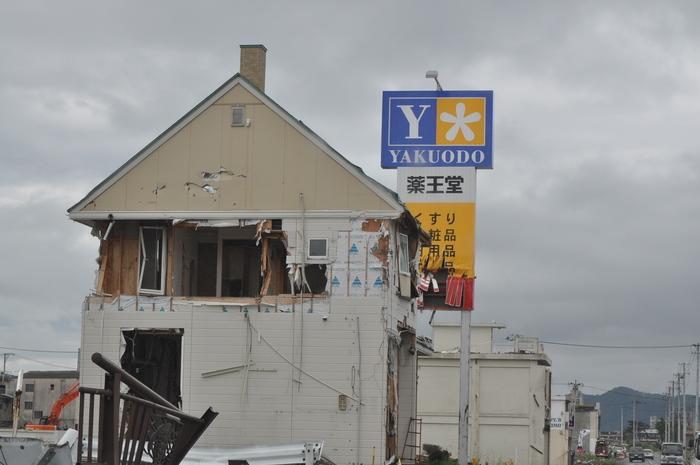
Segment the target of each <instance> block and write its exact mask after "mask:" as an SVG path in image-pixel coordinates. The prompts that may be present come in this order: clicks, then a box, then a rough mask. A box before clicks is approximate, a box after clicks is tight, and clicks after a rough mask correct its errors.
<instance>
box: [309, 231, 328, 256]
mask: <svg viewBox="0 0 700 465" xmlns="http://www.w3.org/2000/svg"><path fill="white" fill-rule="evenodd" d="M312 241H319V242H320V241H323V250H324V254H323V255H312V254H311V242H312ZM306 246H307V249H306V258H308V259H310V260H323V259H326V258H328V238H327V237H310V238H309V239H308V240H307V243H306Z"/></svg>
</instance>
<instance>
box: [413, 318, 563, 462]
mask: <svg viewBox="0 0 700 465" xmlns="http://www.w3.org/2000/svg"><path fill="white" fill-rule="evenodd" d="M433 327H434V329H435V336H434V344H435V347H434V350H435V352H434V353H432V354H430V355H427V356H422V355H419V357H418V366H419V368H420V371H419V379H418V416H419V418H422V443H423V444H435V445H439V446H441V447H442V448H444V449H447V450H448V451H449V452H450V453H451V454H452V456H453V457H456V456H457V452H458V436H459V378H460V373H459V371H460V360H459V359H460V354H459V344H460V342H459V341H460V336H459V335H460V332H461V326H460V325H459V324H435V325H433ZM501 328H505V326H504V325H502V324H473V325H472V328H471V338H470V344H471V355H470V373H469V397H470V400H469V405H470V410H469V445H468V447H469V456H470V457H476V458H478V460H479V461H480V462H481V463H484V462H485V461H489V463H496V462H499V463H502V462H504V461H516V463H528V464H531V465H548V464H549V451H550V447H549V425H550V408H551V397H550V393H551V371H550V369H549V367H550V366H551V364H552V362H551V360H550V359H549V357H547V355H545V354H544V351H543V349H542V347H541V345H540V344H539V342H538V340H537V339H535V338H515V340H514V342H513V345H512V346H511V348H510V350H509V351H508V352H505V353H496V352H495V351H494V347H493V330H494V329H501Z"/></svg>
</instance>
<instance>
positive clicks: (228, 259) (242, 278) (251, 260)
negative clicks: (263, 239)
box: [221, 240, 262, 297]
mask: <svg viewBox="0 0 700 465" xmlns="http://www.w3.org/2000/svg"><path fill="white" fill-rule="evenodd" d="M261 258H262V251H261V248H260V247H259V246H256V244H255V241H247V240H225V241H224V243H223V254H222V273H221V274H222V282H221V296H222V297H255V296H256V295H259V294H260V285H261V283H260V273H261Z"/></svg>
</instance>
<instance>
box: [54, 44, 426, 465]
mask: <svg viewBox="0 0 700 465" xmlns="http://www.w3.org/2000/svg"><path fill="white" fill-rule="evenodd" d="M265 54H266V49H265V48H264V47H263V46H261V45H254V46H241V72H240V73H239V74H236V75H235V76H233V77H232V78H231V79H230V80H228V81H227V82H225V83H224V84H223V85H222V86H221V87H219V88H218V89H216V90H215V91H214V92H213V93H212V94H211V95H209V96H208V97H207V98H205V99H204V100H203V101H202V102H201V103H200V104H198V105H197V106H196V107H195V108H193V109H192V110H191V111H190V112H188V113H187V114H186V115H184V116H183V117H182V118H181V119H180V120H178V121H177V122H176V123H175V124H173V125H172V126H171V127H170V128H168V129H167V130H166V131H165V132H164V133H163V134H161V135H160V136H158V137H157V138H156V139H155V140H154V141H153V142H151V143H150V144H149V145H148V146H146V147H145V148H144V149H143V150H141V151H140V152H139V153H137V154H136V155H135V156H133V157H132V158H131V159H129V160H128V161H127V162H126V163H125V164H124V165H123V166H121V167H120V168H119V169H117V170H116V171H115V172H114V173H113V174H112V175H110V176H109V177H108V178H107V179H105V180H104V181H103V182H102V183H100V184H99V185H98V186H97V187H95V188H94V189H93V190H92V191H91V192H89V193H88V194H87V196H86V197H85V198H83V199H82V200H80V201H79V202H78V203H77V204H76V205H74V206H73V207H71V208H70V209H69V210H68V214H69V218H70V219H71V220H74V221H77V222H80V223H82V224H85V225H86V226H88V227H90V228H92V232H93V235H95V236H96V237H97V238H98V239H99V257H98V261H97V263H98V269H97V273H96V281H95V285H94V286H95V291H94V293H93V294H92V295H90V296H88V297H87V298H86V300H85V303H84V307H83V314H82V315H83V316H82V336H81V337H82V341H81V361H80V366H81V372H80V377H81V380H80V381H81V384H82V385H83V386H92V387H100V386H101V385H102V382H103V372H102V370H101V369H100V368H98V367H96V366H95V365H94V364H93V363H91V362H90V356H91V355H92V354H93V353H95V352H100V353H102V354H103V355H104V356H105V357H107V358H109V359H111V360H113V361H115V362H116V363H118V364H120V365H121V366H122V368H124V369H125V370H127V371H128V372H129V373H131V374H132V375H133V376H135V377H136V378H137V379H139V380H140V381H142V382H143V383H145V384H146V385H148V386H149V387H151V388H152V389H154V390H155V391H156V392H158V393H159V394H161V395H162V396H163V397H165V398H166V399H167V400H168V401H170V402H171V403H172V404H174V405H177V406H179V407H181V408H182V409H183V410H184V411H185V412H188V413H190V412H191V413H193V414H198V413H200V412H202V411H204V410H206V409H207V407H208V406H210V405H211V406H212V408H213V409H214V410H216V411H218V412H219V416H218V418H217V419H216V420H215V421H214V423H213V424H212V425H211V426H210V427H209V429H208V430H207V431H206V433H205V434H204V435H203V436H202V438H201V439H200V440H199V442H198V444H199V445H200V446H219V447H224V446H249V445H273V444H287V443H295V442H298V441H306V440H323V441H325V445H324V454H325V455H326V456H328V458H330V459H331V460H332V461H334V462H335V463H374V462H375V461H376V462H377V463H380V462H381V461H383V460H386V459H388V458H390V457H391V456H396V457H401V456H402V455H407V454H408V453H407V452H406V451H407V448H410V447H414V446H415V445H416V441H417V438H416V437H415V435H413V434H409V431H410V425H411V423H412V420H413V419H414V418H415V416H416V378H417V372H416V366H417V364H416V355H415V352H416V350H415V337H416V332H415V326H416V323H415V322H416V315H415V303H414V299H413V297H415V287H414V283H415V281H416V274H417V270H416V269H415V268H416V263H417V258H418V256H419V253H420V252H419V251H420V247H421V243H422V242H424V243H425V242H426V241H428V239H427V236H426V235H425V233H422V232H421V230H420V227H419V224H418V223H417V222H416V220H415V219H414V217H413V216H412V215H411V214H410V212H409V211H408V210H407V208H406V207H405V205H404V204H403V203H402V202H401V201H400V200H399V199H398V197H397V196H396V194H394V193H393V192H391V191H389V190H387V189H386V188H384V187H383V186H381V185H380V184H378V183H377V182H376V181H374V180H372V179H371V178H369V177H368V176H366V175H365V174H364V173H363V172H362V170H361V169H360V168H358V167H357V166H354V165H353V164H351V163H350V162H348V160H346V159H345V158H343V157H342V156H341V155H340V154H338V153H337V152H335V151H334V150H333V149H332V148H331V147H330V146H329V145H328V144H327V143H326V142H324V141H323V140H322V139H320V138H319V137H318V136H317V135H316V134H314V133H313V132H312V131H311V130H310V129H309V128H307V127H306V126H304V124H302V123H301V122H300V121H298V120H296V119H295V118H293V117H292V116H291V115H290V114H289V113H287V112H286V111H285V110H284V109H283V108H281V107H280V106H279V105H277V104H276V103H275V102H274V101H273V100H271V99H270V98H269V97H268V96H267V95H266V94H265V93H264V89H265V85H264V79H265V76H264V74H265ZM407 442H408V444H407ZM375 457H376V458H375Z"/></svg>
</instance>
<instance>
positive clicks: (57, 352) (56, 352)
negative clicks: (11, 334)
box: [0, 346, 78, 354]
mask: <svg viewBox="0 0 700 465" xmlns="http://www.w3.org/2000/svg"><path fill="white" fill-rule="evenodd" d="M0 349H3V350H16V351H17V352H45V353H50V354H77V353H78V351H77V350H40V349H18V348H17V347H2V346H0Z"/></svg>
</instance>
